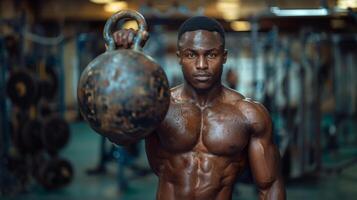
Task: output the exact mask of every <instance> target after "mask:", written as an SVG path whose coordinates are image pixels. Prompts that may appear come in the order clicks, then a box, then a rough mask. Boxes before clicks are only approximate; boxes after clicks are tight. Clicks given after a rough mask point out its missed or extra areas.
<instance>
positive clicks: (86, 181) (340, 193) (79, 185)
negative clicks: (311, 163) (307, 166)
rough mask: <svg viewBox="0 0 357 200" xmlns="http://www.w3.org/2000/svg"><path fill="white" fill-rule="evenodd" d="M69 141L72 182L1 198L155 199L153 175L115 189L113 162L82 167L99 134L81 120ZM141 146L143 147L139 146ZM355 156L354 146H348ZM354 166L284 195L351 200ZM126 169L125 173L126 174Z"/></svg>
mask: <svg viewBox="0 0 357 200" xmlns="http://www.w3.org/2000/svg"><path fill="white" fill-rule="evenodd" d="M71 129H72V130H71V131H72V136H71V141H70V143H69V145H68V146H67V147H66V149H65V150H64V151H63V152H62V154H63V156H64V157H65V158H67V159H69V160H70V161H71V162H72V164H73V165H74V168H75V177H74V179H73V182H72V183H71V184H70V185H69V186H67V187H65V188H63V189H60V190H56V191H45V190H43V189H41V188H40V187H39V186H37V185H36V184H34V186H33V187H30V188H29V192H28V193H25V194H22V195H20V196H16V197H8V198H4V199H26V200H28V199H35V200H45V199H46V200H48V199H86V200H90V199H101V200H114V199H115V200H118V199H123V200H143V199H145V200H147V199H148V200H150V199H155V193H156V188H157V178H156V177H155V176H154V175H153V174H149V175H147V176H145V177H140V178H138V179H135V180H131V181H130V182H129V187H128V189H127V190H126V191H122V192H119V190H118V184H117V173H116V171H117V164H116V163H115V162H111V163H109V166H108V173H106V174H105V175H96V176H88V175H87V174H86V172H85V171H86V170H87V169H89V168H93V167H95V166H96V164H97V163H98V159H99V144H100V137H99V136H98V135H97V134H95V133H93V131H92V130H91V129H90V128H89V127H88V125H87V124H85V123H84V122H81V123H74V124H72V125H71ZM141 147H143V146H141ZM351 151H352V153H353V154H354V155H356V152H357V147H356V148H355V149H352V150H351V149H350V150H349V153H350V154H351ZM141 152H142V153H141V154H140V158H139V159H138V160H137V162H138V164H139V165H141V166H147V161H146V157H145V153H144V149H143V148H142V149H141ZM356 172H357V166H356V165H355V166H352V167H350V168H348V169H346V170H344V171H342V173H340V174H339V175H328V176H322V177H321V178H319V179H316V178H310V179H306V178H304V179H303V180H301V181H299V180H295V181H293V182H289V183H288V184H287V197H288V199H289V200H298V199H299V200H301V199H305V200H309V199H314V200H319V199H324V200H353V199H356V197H357V190H356V188H357V173H356ZM129 173H130V171H129V170H128V171H127V172H126V174H129ZM233 199H234V200H237V199H240V200H250V199H257V195H256V190H255V188H254V185H249V184H242V183H240V184H237V185H236V188H235V192H234V197H233Z"/></svg>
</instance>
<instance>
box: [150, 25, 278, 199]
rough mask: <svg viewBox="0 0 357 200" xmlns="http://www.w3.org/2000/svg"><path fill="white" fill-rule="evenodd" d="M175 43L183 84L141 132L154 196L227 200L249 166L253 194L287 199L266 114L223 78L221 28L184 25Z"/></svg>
mask: <svg viewBox="0 0 357 200" xmlns="http://www.w3.org/2000/svg"><path fill="white" fill-rule="evenodd" d="M178 46H179V51H178V52H177V56H178V58H179V61H180V64H181V66H182V72H183V75H184V83H183V84H182V85H180V86H178V87H176V88H173V89H171V101H170V107H169V111H168V113H167V115H166V117H165V119H164V121H163V122H162V123H161V124H160V125H159V127H158V128H157V129H156V131H155V132H154V133H152V134H151V135H149V136H148V137H147V138H146V153H147V157H148V160H149V164H150V166H151V167H152V169H153V170H154V172H155V174H156V175H157V176H158V177H159V186H158V191H157V199H158V200H230V199H232V190H233V186H234V182H235V180H236V178H237V177H238V176H239V175H240V173H241V172H242V170H243V169H244V167H245V166H247V165H248V166H250V169H251V171H252V174H253V177H254V180H255V182H256V185H257V187H258V190H259V199H262V200H263V199H264V200H265V199H267V200H270V199H274V200H276V199H278V200H280V199H285V188H284V185H283V182H282V177H281V174H280V163H279V162H280V156H279V152H278V150H277V147H276V146H275V144H274V143H273V140H272V125H271V120H270V117H269V114H268V113H267V111H266V109H265V108H264V107H263V106H262V105H261V104H259V103H256V102H253V101H251V100H249V99H246V98H245V97H243V96H242V95H241V94H239V93H237V92H236V91H234V90H231V89H228V88H226V87H224V86H223V85H222V84H221V75H222V68H223V64H224V63H225V62H226V59H227V51H226V50H225V49H224V47H223V45H222V41H221V37H220V36H219V34H218V33H217V32H210V31H205V30H197V31H192V32H186V33H184V34H183V35H182V36H181V38H180V40H179V41H178Z"/></svg>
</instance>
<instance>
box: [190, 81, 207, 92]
mask: <svg viewBox="0 0 357 200" xmlns="http://www.w3.org/2000/svg"><path fill="white" fill-rule="evenodd" d="M192 86H193V88H194V89H195V90H197V91H202V92H204V91H207V90H210V89H211V88H212V84H208V83H195V84H192Z"/></svg>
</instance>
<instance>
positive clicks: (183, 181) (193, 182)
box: [157, 152, 244, 200]
mask: <svg viewBox="0 0 357 200" xmlns="http://www.w3.org/2000/svg"><path fill="white" fill-rule="evenodd" d="M161 159H162V160H161V162H160V167H159V171H158V176H159V188H158V193H157V199H158V200H181V199H184V200H190V199H192V200H193V199H195V200H201V199H202V200H211V199H212V200H229V199H231V196H232V187H233V184H234V181H235V178H236V176H237V174H238V173H239V172H240V171H241V170H242V169H243V167H244V161H243V159H241V161H239V160H232V159H231V158H229V157H225V156H215V155H212V154H209V153H202V152H188V153H183V154H178V155H177V154H176V155H170V156H169V158H167V159H165V158H161Z"/></svg>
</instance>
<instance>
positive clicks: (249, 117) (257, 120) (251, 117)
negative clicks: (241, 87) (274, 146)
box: [235, 98, 271, 133]
mask: <svg viewBox="0 0 357 200" xmlns="http://www.w3.org/2000/svg"><path fill="white" fill-rule="evenodd" d="M235 105H236V108H237V109H238V110H239V111H240V112H241V113H242V115H243V116H244V117H245V119H246V122H247V123H248V124H249V126H250V127H251V128H252V129H253V130H254V132H256V133H259V132H264V131H266V130H267V129H270V128H271V119H270V116H269V112H268V111H267V109H266V108H265V107H264V106H263V105H262V104H261V103H259V102H257V101H253V100H252V99H250V98H243V99H241V100H239V101H237V102H236V104H235Z"/></svg>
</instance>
